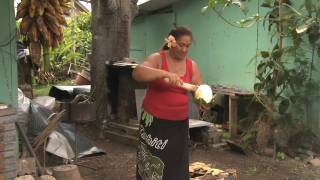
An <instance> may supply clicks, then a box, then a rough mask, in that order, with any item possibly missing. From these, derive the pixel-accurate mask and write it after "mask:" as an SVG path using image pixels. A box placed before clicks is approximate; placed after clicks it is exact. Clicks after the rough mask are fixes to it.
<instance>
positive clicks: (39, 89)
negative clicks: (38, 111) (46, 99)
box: [33, 79, 74, 97]
mask: <svg viewBox="0 0 320 180" xmlns="http://www.w3.org/2000/svg"><path fill="white" fill-rule="evenodd" d="M53 85H74V83H73V80H70V79H69V80H65V81H59V82H58V83H56V84H47V85H37V84H34V85H33V96H34V97H37V96H48V95H49V91H50V88H51V86H53Z"/></svg>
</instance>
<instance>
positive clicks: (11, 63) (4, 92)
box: [0, 0, 18, 107]
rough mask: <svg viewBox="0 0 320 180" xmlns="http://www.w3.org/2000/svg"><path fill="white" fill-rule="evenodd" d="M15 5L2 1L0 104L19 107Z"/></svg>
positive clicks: (11, 2) (0, 10)
mask: <svg viewBox="0 0 320 180" xmlns="http://www.w3.org/2000/svg"><path fill="white" fill-rule="evenodd" d="M14 17H15V15H14V5H13V1H12V0H1V1H0V26H1V31H0V102H3V103H6V104H10V105H13V106H14V107H16V106H17V86H18V82H17V57H16V37H15V34H16V29H15V18H14Z"/></svg>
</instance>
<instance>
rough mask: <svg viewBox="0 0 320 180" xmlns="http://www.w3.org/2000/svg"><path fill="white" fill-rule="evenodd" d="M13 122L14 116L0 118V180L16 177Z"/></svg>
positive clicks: (15, 137)
mask: <svg viewBox="0 0 320 180" xmlns="http://www.w3.org/2000/svg"><path fill="white" fill-rule="evenodd" d="M15 120H16V115H9V116H2V117H0V180H13V179H14V178H15V177H16V176H17V159H16V153H15V152H16V151H15V148H16V143H17V132H16V127H15Z"/></svg>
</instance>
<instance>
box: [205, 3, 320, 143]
mask: <svg viewBox="0 0 320 180" xmlns="http://www.w3.org/2000/svg"><path fill="white" fill-rule="evenodd" d="M244 2H245V0H244V1H232V0H208V6H207V7H205V8H207V9H208V8H211V9H213V10H214V11H215V12H216V13H218V15H219V17H221V18H223V19H224V20H225V21H226V19H225V18H224V17H223V16H222V11H221V10H223V9H224V8H225V7H228V6H230V4H235V3H239V4H240V6H239V7H241V5H242V3H244ZM247 2H249V1H247ZM219 6H220V7H222V8H220V10H217V8H218V7H219ZM261 6H262V7H264V8H268V12H267V13H266V14H265V16H264V18H262V17H261V15H260V14H256V15H254V16H253V17H249V18H247V19H242V20H240V21H238V27H241V28H242V27H249V26H251V25H252V24H253V23H255V22H256V21H259V20H262V19H263V25H264V27H266V26H267V29H268V31H269V32H270V35H271V39H270V42H271V43H272V44H273V48H272V49H271V50H259V51H258V52H256V56H255V57H254V60H256V61H257V67H256V69H257V71H256V78H257V80H258V82H257V83H255V84H254V90H255V97H256V99H257V101H259V102H260V103H261V104H262V105H263V106H264V107H265V111H264V112H262V114H268V115H267V116H268V117H271V119H272V120H267V121H263V120H262V119H258V120H257V121H261V123H259V122H256V124H260V125H261V124H262V125H264V126H260V127H261V129H263V128H264V129H266V128H267V126H268V128H270V127H277V126H278V127H281V128H283V129H285V128H290V127H295V126H292V125H290V123H297V122H296V121H291V120H293V119H294V120H299V118H293V117H292V115H291V112H290V111H289V109H290V108H291V107H292V105H294V104H295V105H300V106H301V105H304V104H305V103H306V102H307V100H308V95H310V94H308V93H310V92H317V90H319V87H318V85H317V83H316V82H315V81H314V80H313V78H312V72H314V71H315V70H316V69H315V68H314V56H315V54H316V52H317V53H318V56H320V48H319V47H320V43H319V41H318V40H319V38H320V31H319V29H320V28H319V18H320V4H319V1H317V3H314V1H312V0H306V1H305V2H304V3H303V5H302V6H301V7H300V8H299V9H296V8H295V7H294V4H293V2H292V1H290V0H264V1H263V2H262V3H261ZM218 9H219V8H218ZM303 9H306V10H307V11H306V12H304V11H302V10H303ZM302 12H304V13H302ZM226 22H227V23H228V24H230V25H233V26H235V24H236V23H231V22H229V21H226ZM284 42H286V45H287V44H288V45H287V46H284ZM306 48H307V49H308V48H310V49H311V50H312V53H311V57H310V56H309V54H308V53H306ZM310 59H311V60H310ZM300 110H301V109H300ZM261 117H263V116H261ZM288 118H290V119H291V120H289V119H288ZM267 119H269V118H267ZM300 120H301V119H300ZM262 121H263V122H262ZM255 128H257V127H255ZM268 128H267V129H268ZM249 131H250V130H249ZM269 132H271V131H269ZM286 132H289V131H286ZM257 135H259V128H258V129H257ZM243 137H244V139H245V144H247V141H248V139H252V138H248V137H251V136H246V135H244V136H243ZM266 137H268V138H270V137H271V136H270V134H268V133H266ZM260 139H263V141H265V142H266V143H268V141H266V140H265V139H264V138H263V137H260ZM257 140H258V139H257ZM258 144H259V143H258ZM265 145H266V144H265Z"/></svg>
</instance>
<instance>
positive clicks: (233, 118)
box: [211, 85, 253, 138]
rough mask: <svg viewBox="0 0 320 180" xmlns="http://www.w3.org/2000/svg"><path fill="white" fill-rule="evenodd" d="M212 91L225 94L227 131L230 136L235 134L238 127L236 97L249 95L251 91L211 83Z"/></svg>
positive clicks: (233, 136)
mask: <svg viewBox="0 0 320 180" xmlns="http://www.w3.org/2000/svg"><path fill="white" fill-rule="evenodd" d="M211 88H212V91H213V93H217V94H222V95H227V96H228V104H229V132H230V138H235V137H236V136H237V129H238V99H239V96H250V95H253V92H251V91H246V90H241V89H238V88H234V87H228V86H223V85H212V86H211Z"/></svg>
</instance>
